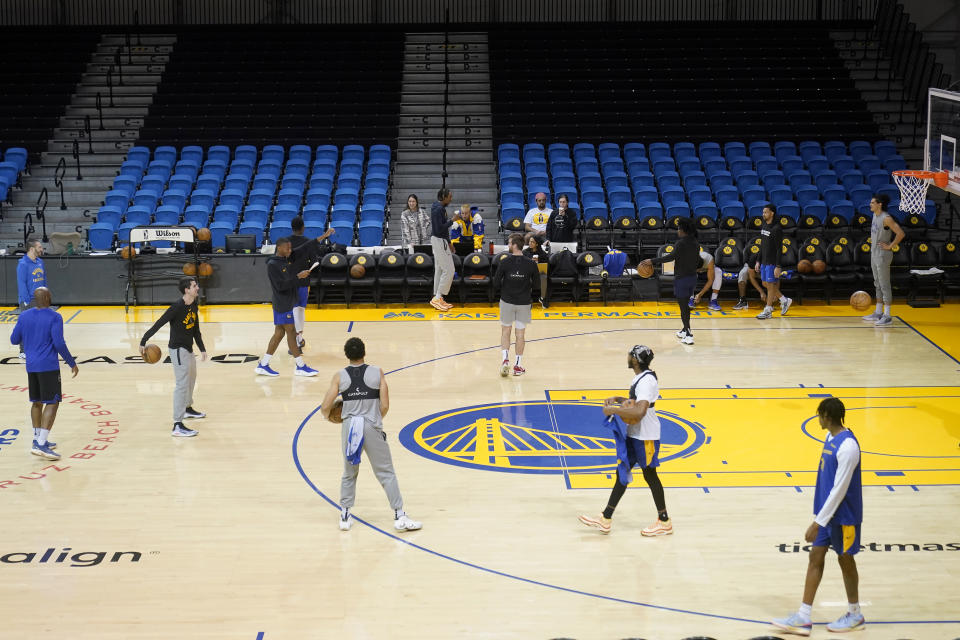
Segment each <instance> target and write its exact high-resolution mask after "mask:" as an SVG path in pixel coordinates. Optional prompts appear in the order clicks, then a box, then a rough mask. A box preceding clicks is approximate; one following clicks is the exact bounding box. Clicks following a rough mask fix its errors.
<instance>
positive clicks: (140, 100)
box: [70, 87, 156, 107]
mask: <svg viewBox="0 0 960 640" xmlns="http://www.w3.org/2000/svg"><path fill="white" fill-rule="evenodd" d="M113 89H114V92H113V104H114V106H118V107H145V106H148V105H151V104H153V96H152V95H150V94H144V93H138V94H135V95H134V94H120V95H118V94H117V91H116V90H117V87H114V88H113ZM153 89H154V92H155V91H156V87H153ZM96 94H97V92H96V91H94V92H93V94H92V95H86V94H76V93H75V94H73V95H72V96H70V104H71V105H73V106H75V107H96V106H97V95H96ZM101 94H102V95H101V99H100V102H101V104H102V105H107V104H109V103H110V98H109V97H108V95H107V93H104V92H103V90H102V89H101Z"/></svg>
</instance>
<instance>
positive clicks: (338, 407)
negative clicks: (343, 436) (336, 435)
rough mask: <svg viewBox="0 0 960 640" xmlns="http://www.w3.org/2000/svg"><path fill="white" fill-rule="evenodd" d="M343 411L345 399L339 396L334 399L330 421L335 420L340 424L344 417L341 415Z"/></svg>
mask: <svg viewBox="0 0 960 640" xmlns="http://www.w3.org/2000/svg"><path fill="white" fill-rule="evenodd" d="M342 411H343V400H341V399H340V398H337V399H336V400H334V401H333V406H332V407H330V422H335V423H337V424H340V423H341V422H343V417H342V416H341V415H340V414H341V412H342Z"/></svg>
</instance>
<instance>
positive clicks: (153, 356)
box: [143, 344, 162, 364]
mask: <svg viewBox="0 0 960 640" xmlns="http://www.w3.org/2000/svg"><path fill="white" fill-rule="evenodd" d="M161 355H162V354H161V352H160V347H158V346H157V345H155V344H148V345H147V347H146V349H145V350H144V352H143V361H144V362H146V363H147V364H155V363H157V362H160V356H161Z"/></svg>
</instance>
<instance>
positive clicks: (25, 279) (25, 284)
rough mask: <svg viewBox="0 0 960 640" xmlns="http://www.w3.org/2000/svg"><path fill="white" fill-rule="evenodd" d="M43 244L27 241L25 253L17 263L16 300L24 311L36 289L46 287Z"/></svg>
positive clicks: (37, 241) (32, 240)
mask: <svg viewBox="0 0 960 640" xmlns="http://www.w3.org/2000/svg"><path fill="white" fill-rule="evenodd" d="M42 255H43V243H42V242H40V241H39V240H37V239H36V238H31V239H29V240H27V253H26V255H24V256H23V257H22V258H20V262H18V263H17V300H18V301H19V302H20V308H21V309H25V308H26V307H28V306H30V303H31V302H33V292H34V291H36V290H37V287H45V286H47V272H46V269H45V268H44V266H43V258H41V257H40V256H42Z"/></svg>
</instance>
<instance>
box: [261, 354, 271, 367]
mask: <svg viewBox="0 0 960 640" xmlns="http://www.w3.org/2000/svg"><path fill="white" fill-rule="evenodd" d="M272 357H273V356H272V355H270V354H269V353H265V354H263V357H262V358H260V364H262V365H263V366H267V365H269V364H270V358H272Z"/></svg>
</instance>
